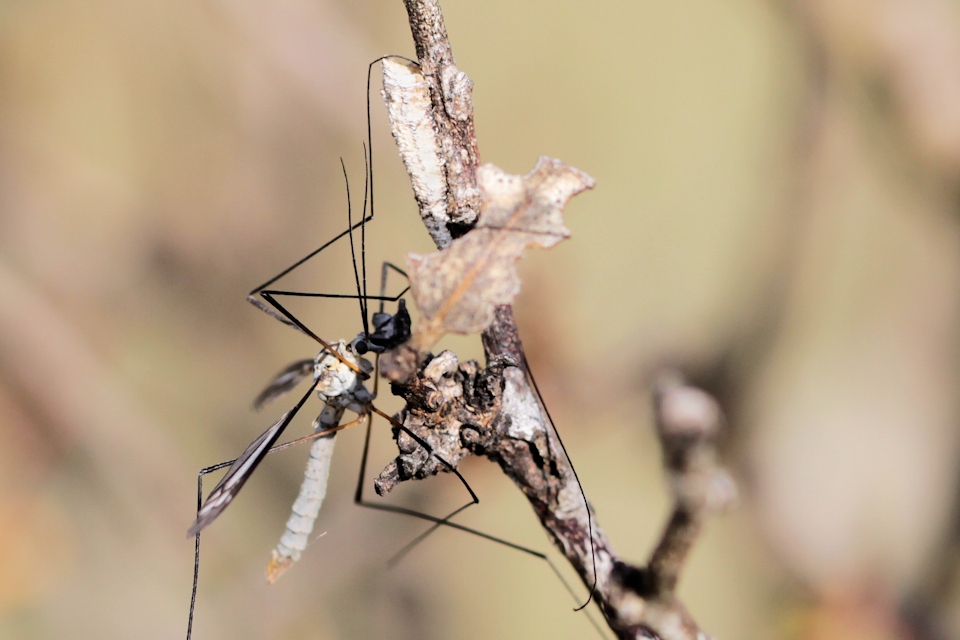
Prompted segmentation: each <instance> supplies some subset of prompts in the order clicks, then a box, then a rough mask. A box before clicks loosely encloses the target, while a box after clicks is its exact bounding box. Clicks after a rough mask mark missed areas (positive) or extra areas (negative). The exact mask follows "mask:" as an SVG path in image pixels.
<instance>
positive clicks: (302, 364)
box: [253, 358, 314, 409]
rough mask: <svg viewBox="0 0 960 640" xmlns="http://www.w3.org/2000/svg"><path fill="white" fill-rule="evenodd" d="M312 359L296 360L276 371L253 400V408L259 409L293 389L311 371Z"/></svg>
mask: <svg viewBox="0 0 960 640" xmlns="http://www.w3.org/2000/svg"><path fill="white" fill-rule="evenodd" d="M313 365H314V359H313V358H308V359H306V360H298V361H296V362H294V363H293V364H291V365H290V366H288V367H286V368H285V369H284V370H283V371H281V372H280V373H278V374H277V375H276V376H275V377H274V379H273V382H271V383H270V384H269V385H267V388H266V389H264V390H263V391H261V392H260V395H258V396H257V399H256V400H254V401H253V408H254V409H260V408H261V407H263V405H265V404H267V403H268V402H273V401H274V400H276V399H277V398H279V397H281V396H284V395H286V394H287V393H289V392H291V391H293V389H294V387H296V386H297V385H298V384H300V383H301V382H302V381H303V379H304V378H306V377H307V376H309V375H310V374H312V373H313Z"/></svg>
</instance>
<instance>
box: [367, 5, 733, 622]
mask: <svg viewBox="0 0 960 640" xmlns="http://www.w3.org/2000/svg"><path fill="white" fill-rule="evenodd" d="M404 4H405V5H406V8H407V12H408V15H409V18H410V26H411V31H412V33H413V38H414V42H415V44H416V51H417V56H418V58H419V70H414V69H412V68H407V70H406V71H402V70H401V71H402V73H401V74H400V76H396V77H395V76H391V73H390V71H389V70H387V69H385V73H384V76H385V80H384V84H385V88H384V98H385V100H386V101H387V106H388V112H389V115H390V124H391V128H392V130H393V134H394V138H395V139H396V140H397V142H398V145H399V147H400V152H401V156H402V157H403V159H404V164H405V165H406V167H407V171H408V173H409V174H410V176H411V181H412V182H413V185H414V191H415V194H416V197H417V202H418V204H419V206H420V212H421V217H422V219H423V221H424V223H425V225H426V226H427V229H428V230H429V232H430V234H431V236H432V237H433V239H434V242H435V243H436V245H437V247H438V248H439V249H441V250H444V249H447V248H448V247H449V246H450V245H451V243H452V242H453V240H454V239H456V238H459V237H461V236H463V235H464V234H466V233H468V232H470V231H471V229H472V228H473V227H474V226H475V225H477V221H478V219H479V216H480V212H481V210H484V209H486V208H490V207H491V206H492V205H491V202H490V201H488V200H486V199H483V198H482V197H481V190H480V189H479V188H478V183H477V172H478V169H479V166H478V164H479V154H478V151H477V141H476V136H475V133H474V127H473V101H472V95H471V94H472V88H473V83H472V82H471V81H470V79H469V78H468V77H467V76H466V74H464V73H463V72H461V71H460V70H459V69H457V67H456V64H455V62H454V59H453V53H452V50H451V48H450V44H449V40H448V38H447V34H446V29H445V27H444V25H443V17H442V14H441V12H440V7H439V5H438V4H437V2H436V0H404ZM407 72H409V73H407ZM398 77H399V80H398V79H397V78H398ZM531 175H533V174H531ZM589 186H592V181H590V185H589ZM581 190H582V189H581ZM568 197H569V196H568ZM564 202H565V200H564ZM561 206H562V205H561ZM479 226H481V227H482V226H483V223H482V221H481V224H480V225H479ZM475 275H476V274H473V276H475ZM482 338H483V344H484V350H485V353H486V356H487V361H488V366H487V367H486V368H481V367H480V366H479V365H477V364H476V363H474V362H466V363H461V362H459V361H458V360H457V358H456V356H455V355H454V354H452V353H451V352H444V353H442V354H440V355H438V356H435V357H434V356H430V355H428V354H423V353H420V354H417V353H412V352H410V351H409V350H408V352H407V353H406V354H405V355H404V354H399V357H400V359H403V358H406V360H407V361H406V363H405V366H407V367H409V366H410V364H411V362H412V363H413V366H412V368H410V369H408V371H412V372H413V373H412V374H410V375H406V374H405V375H398V376H394V377H393V379H394V385H393V391H394V393H396V394H397V395H400V396H401V397H403V398H404V399H405V400H406V403H407V404H406V407H405V408H404V410H403V412H401V414H400V416H399V419H400V421H401V422H402V423H403V425H404V427H406V428H407V429H409V430H410V432H412V433H414V434H416V436H417V437H418V438H420V439H422V440H423V441H424V442H427V443H429V444H430V446H431V447H432V449H433V451H434V452H437V453H439V454H440V455H442V457H443V459H444V460H445V461H447V462H449V463H450V464H451V465H453V466H456V465H458V464H459V462H460V461H461V460H462V459H463V458H464V457H465V456H467V455H471V454H473V455H483V456H486V457H487V458H489V459H491V460H493V461H494V462H496V463H497V464H499V465H500V467H501V469H502V470H503V472H504V473H505V474H507V475H508V476H509V477H510V478H511V479H512V480H513V482H514V483H515V484H516V485H517V487H518V488H520V490H521V491H523V493H524V495H526V496H527V499H528V500H529V501H530V504H531V506H532V507H533V509H534V511H535V513H536V514H537V516H538V517H539V518H540V522H541V523H542V525H543V527H544V529H545V530H546V531H547V533H548V535H549V536H550V538H551V539H552V540H553V542H554V544H555V545H556V547H557V548H558V549H559V550H560V551H561V552H562V553H563V554H564V556H565V557H566V558H567V560H568V561H569V562H570V563H571V565H572V566H573V567H574V569H575V570H576V571H577V573H578V574H579V576H580V578H581V580H582V581H583V583H584V585H586V586H587V588H588V589H589V590H590V592H591V596H592V597H593V598H594V599H595V600H596V602H597V604H598V605H599V607H600V609H601V611H602V612H603V614H604V616H605V617H606V619H607V622H608V624H609V626H610V628H611V629H612V630H613V631H614V633H615V634H616V635H617V637H619V638H648V639H649V638H654V639H659V640H704V639H706V638H707V636H706V635H705V634H704V633H703V632H702V631H700V629H699V627H698V626H697V625H696V623H695V622H694V621H693V619H692V617H691V616H690V615H689V614H688V613H687V611H686V609H685V608H684V606H683V605H682V604H681V603H680V602H679V600H678V599H677V598H676V596H675V587H676V583H677V579H678V577H679V574H680V570H681V569H682V567H683V565H684V563H685V560H686V557H687V554H688V552H689V550H690V547H691V545H692V544H693V542H694V541H695V539H696V538H697V535H698V533H699V531H700V529H701V527H702V525H703V522H704V520H705V518H706V517H707V516H708V515H709V514H710V513H712V512H713V511H715V510H716V509H717V508H718V507H719V505H721V504H726V503H727V502H729V498H730V496H732V495H733V493H734V492H733V489H732V487H733V484H732V482H731V481H730V480H729V477H728V476H726V475H725V474H724V473H722V472H720V471H719V470H718V469H717V468H716V466H715V459H716V455H715V449H714V442H715V439H716V434H717V430H718V428H719V425H720V424H721V419H720V412H719V409H718V407H717V405H716V402H715V401H713V399H712V398H710V396H708V395H707V394H706V393H704V392H702V391H700V390H697V389H693V388H691V387H688V386H685V385H684V384H683V383H682V381H681V380H680V378H679V377H678V376H676V375H670V376H665V377H663V378H661V379H660V380H659V381H658V384H657V387H656V388H657V392H656V409H657V417H658V421H657V424H658V431H659V434H660V437H661V442H662V443H663V447H664V457H665V460H666V462H667V470H668V475H669V478H670V486H671V489H672V491H673V495H674V500H675V507H674V511H673V515H672V517H671V519H670V521H669V523H668V525H667V527H666V530H665V532H664V534H663V537H662V539H661V541H660V543H659V544H658V545H657V548H656V550H655V551H654V553H653V555H652V557H651V560H650V562H649V564H648V565H646V566H642V567H641V566H633V565H630V564H628V563H626V562H624V561H622V560H621V559H619V557H618V556H617V555H616V553H615V552H614V551H613V549H612V548H611V546H610V544H609V542H608V541H607V538H606V536H605V535H604V533H603V530H602V529H601V528H600V526H599V525H598V524H597V522H596V518H595V517H594V516H593V514H592V511H591V508H590V506H589V504H588V503H587V501H586V499H585V497H584V494H583V491H582V489H581V486H580V483H579V481H578V479H577V476H576V473H575V472H574V470H573V467H572V465H571V464H570V461H569V459H568V458H567V456H566V452H565V451H564V449H563V446H562V444H561V443H560V441H559V439H558V436H557V434H556V432H555V430H553V429H552V423H551V420H550V417H549V414H548V413H547V411H546V408H545V407H544V406H543V405H542V403H541V402H540V401H539V399H538V398H539V394H538V393H535V386H534V385H532V384H531V383H532V378H531V377H529V375H528V369H527V366H526V358H525V356H524V352H523V345H522V343H521V341H520V337H519V334H518V332H517V328H516V324H515V323H514V319H513V312H512V309H511V307H510V306H509V305H508V304H501V305H500V306H497V307H496V308H495V310H494V313H493V318H492V321H491V322H489V324H488V325H487V326H486V328H485V329H484V330H483V332H482ZM395 357H396V354H395ZM411 358H413V360H411ZM397 441H398V446H399V448H400V455H399V456H398V457H397V459H396V460H395V461H394V462H391V463H390V465H388V467H387V468H386V469H384V471H383V472H382V473H381V474H380V477H379V478H378V479H377V482H376V488H377V491H378V492H380V493H385V492H387V491H389V490H390V489H392V488H393V487H394V486H396V484H398V483H399V482H402V481H404V480H408V479H418V478H425V477H428V476H430V475H434V474H436V473H438V472H440V471H444V470H445V469H444V468H442V467H441V466H440V465H438V464H437V463H436V456H430V455H427V454H426V453H425V450H424V448H423V447H422V446H417V443H415V442H414V441H413V440H412V439H410V438H409V437H408V436H406V435H405V434H404V433H403V432H401V431H399V430H397Z"/></svg>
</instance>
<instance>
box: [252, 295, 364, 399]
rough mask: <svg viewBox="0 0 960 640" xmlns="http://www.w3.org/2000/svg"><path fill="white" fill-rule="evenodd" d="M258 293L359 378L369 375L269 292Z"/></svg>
mask: <svg viewBox="0 0 960 640" xmlns="http://www.w3.org/2000/svg"><path fill="white" fill-rule="evenodd" d="M260 295H261V296H262V297H263V299H264V300H266V301H267V302H269V303H270V304H271V305H272V306H273V307H274V308H275V309H276V310H277V311H279V312H280V313H282V314H283V315H284V316H285V317H286V318H288V319H289V320H290V321H291V322H292V323H294V324H295V325H296V326H297V327H299V329H300V330H301V331H303V332H304V333H305V334H307V335H308V336H310V337H311V338H313V339H314V340H316V341H317V342H319V343H320V344H321V345H322V346H323V348H324V349H326V350H327V351H329V352H330V355H332V356H334V357H336V359H337V360H339V361H340V362H342V363H343V364H345V365H347V366H348V367H350V368H351V369H353V371H354V373H356V374H357V375H358V376H360V377H361V379H363V380H366V379H367V378H369V377H370V375H369V374H368V373H366V372H364V371H363V370H362V369H361V368H360V367H358V366H357V365H355V364H353V363H352V362H350V361H349V360H347V359H346V358H344V357H343V356H342V355H340V352H339V351H337V350H336V349H334V348H333V347H332V346H331V345H329V344H328V343H327V342H326V341H325V340H324V339H323V338H321V337H320V336H318V335H317V334H315V333H314V332H313V331H311V330H310V329H308V328H307V325H305V324H303V323H302V322H300V320H299V319H298V318H297V317H296V316H295V315H293V314H292V313H290V312H289V311H287V309H286V308H285V307H284V306H283V305H282V304H280V303H279V302H277V301H276V300H275V299H274V298H273V296H272V295H271V294H270V293H269V292H267V291H261V292H260Z"/></svg>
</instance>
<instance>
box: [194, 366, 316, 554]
mask: <svg viewBox="0 0 960 640" xmlns="http://www.w3.org/2000/svg"><path fill="white" fill-rule="evenodd" d="M311 362H312V361H311ZM294 413H296V412H295V411H294V410H292V409H291V410H290V411H287V412H286V413H285V414H283V416H282V417H281V418H280V419H279V420H277V421H276V422H275V423H274V424H273V426H272V427H270V428H269V429H267V430H266V431H264V432H263V433H261V434H260V435H259V436H258V437H257V439H256V440H254V441H253V442H251V443H250V446H249V447H247V449H246V450H245V451H244V452H243V453H242V454H240V457H239V458H237V459H236V460H234V461H233V464H231V465H230V468H229V469H227V473H226V474H224V476H223V478H221V479H220V482H218V483H217V486H215V487H214V488H213V491H211V492H210V495H208V496H207V499H206V500H205V501H204V503H203V506H202V507H200V510H199V511H198V512H197V519H196V521H194V523H193V526H191V527H190V531H189V532H188V533H187V535H188V536H195V535H197V534H198V533H200V531H202V530H203V528H204V527H206V526H207V525H209V524H210V523H211V522H213V521H214V520H216V518H217V516H219V515H220V514H221V513H222V512H223V510H224V509H226V508H227V505H229V504H230V503H231V502H232V501H233V499H234V497H235V496H236V495H237V493H239V492H240V489H241V488H242V487H243V485H244V483H245V482H246V481H247V480H248V479H249V478H250V475H251V474H252V473H253V471H254V469H256V468H257V465H258V464H260V461H261V460H263V457H264V456H265V455H266V454H267V451H268V450H269V449H270V447H271V446H273V443H274V442H276V441H277V438H279V437H280V434H281V433H283V430H284V429H286V428H287V425H288V424H290V420H291V419H292V418H293V414H294Z"/></svg>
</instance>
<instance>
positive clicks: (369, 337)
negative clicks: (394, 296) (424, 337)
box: [353, 298, 411, 355]
mask: <svg viewBox="0 0 960 640" xmlns="http://www.w3.org/2000/svg"><path fill="white" fill-rule="evenodd" d="M372 320H373V332H371V333H368V334H365V335H364V334H361V335H359V336H357V337H356V339H355V340H354V341H353V349H354V350H355V351H356V352H357V353H358V354H360V355H363V354H364V353H366V352H368V351H372V352H373V353H383V352H384V351H387V350H388V349H393V348H394V347H398V346H400V345H401V344H403V343H404V342H406V341H407V340H409V339H410V329H411V323H410V314H409V313H408V312H407V303H406V301H405V300H404V299H403V298H400V301H399V302H398V303H397V312H396V313H394V314H393V315H391V314H389V313H386V312H385V311H378V312H376V313H374V314H373V319H372Z"/></svg>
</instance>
